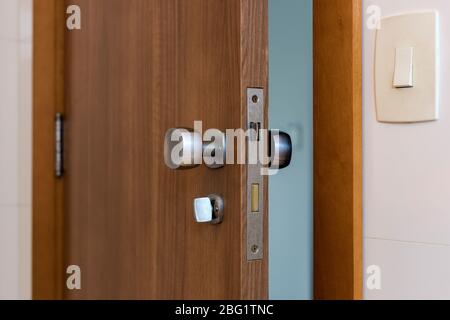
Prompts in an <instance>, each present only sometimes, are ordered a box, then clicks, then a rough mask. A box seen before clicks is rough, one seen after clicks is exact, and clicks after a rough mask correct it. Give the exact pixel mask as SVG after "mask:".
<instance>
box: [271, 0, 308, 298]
mask: <svg viewBox="0 0 450 320" xmlns="http://www.w3.org/2000/svg"><path fill="white" fill-rule="evenodd" d="M269 54H270V60H269V61H270V76H269V79H270V90H269V96H270V127H271V128H274V129H280V130H283V131H286V132H288V133H290V134H291V135H292V138H293V142H294V154H293V162H292V164H291V166H290V167H289V168H287V169H285V170H284V171H282V172H280V173H279V174H278V175H277V176H275V177H271V178H270V184H269V199H270V207H269V210H270V211H269V212H270V224H269V226H270V232H269V236H270V249H269V251H270V257H269V259H270V262H269V292H270V298H271V299H311V298H312V290H313V289H312V288H313V286H312V281H313V280H312V276H313V271H312V270H313V268H312V263H313V254H312V250H313V249H312V247H313V240H312V236H313V217H312V212H313V210H312V199H313V193H312V187H313V178H312V169H313V141H312V124H313V121H312V118H313V117H312V88H313V87H312V79H313V77H312V59H313V58H312V0H269Z"/></svg>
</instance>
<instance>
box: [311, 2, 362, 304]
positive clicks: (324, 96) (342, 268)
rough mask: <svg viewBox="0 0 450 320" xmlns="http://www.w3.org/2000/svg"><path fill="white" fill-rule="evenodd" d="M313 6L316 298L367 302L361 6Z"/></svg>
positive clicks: (329, 3)
mask: <svg viewBox="0 0 450 320" xmlns="http://www.w3.org/2000/svg"><path fill="white" fill-rule="evenodd" d="M313 1H314V298H315V299H327V300H329V299H344V300H353V299H358V300H359V299H362V288H363V284H362V278H363V275H362V272H363V266H362V14H361V13H362V11H361V10H362V0H313Z"/></svg>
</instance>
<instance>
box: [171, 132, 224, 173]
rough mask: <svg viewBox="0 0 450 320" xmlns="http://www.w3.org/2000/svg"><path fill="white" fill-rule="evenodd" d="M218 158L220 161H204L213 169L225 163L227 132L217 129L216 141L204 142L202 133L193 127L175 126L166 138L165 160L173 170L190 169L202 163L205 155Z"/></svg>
mask: <svg viewBox="0 0 450 320" xmlns="http://www.w3.org/2000/svg"><path fill="white" fill-rule="evenodd" d="M205 156H207V157H212V158H218V159H217V160H218V162H214V161H212V162H204V164H205V165H206V166H207V167H208V168H211V169H219V168H222V167H223V166H224V165H225V159H226V143H225V134H224V133H223V132H220V131H219V130H217V131H216V137H215V140H214V143H208V142H206V143H204V142H203V140H202V135H201V134H200V133H198V132H195V131H194V130H192V129H185V128H173V129H170V130H168V131H167V133H166V136H165V138H164V161H165V163H166V165H167V166H168V167H169V168H170V169H173V170H176V169H189V168H193V167H196V166H198V165H200V164H202V163H203V162H202V158H203V157H205Z"/></svg>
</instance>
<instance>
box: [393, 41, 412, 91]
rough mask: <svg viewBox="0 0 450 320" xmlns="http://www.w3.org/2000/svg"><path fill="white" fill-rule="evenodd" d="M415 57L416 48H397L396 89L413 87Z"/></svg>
mask: <svg viewBox="0 0 450 320" xmlns="http://www.w3.org/2000/svg"><path fill="white" fill-rule="evenodd" d="M413 55H414V48H412V47H409V48H397V49H396V50H395V71H394V87H395V88H398V89H400V88H412V87H413Z"/></svg>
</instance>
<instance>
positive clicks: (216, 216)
mask: <svg viewBox="0 0 450 320" xmlns="http://www.w3.org/2000/svg"><path fill="white" fill-rule="evenodd" d="M223 209H224V202H223V199H222V197H221V196H218V195H216V194H212V195H209V196H207V197H204V198H197V199H194V218H195V221H197V222H198V223H209V224H219V223H221V222H222V221H223Z"/></svg>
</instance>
